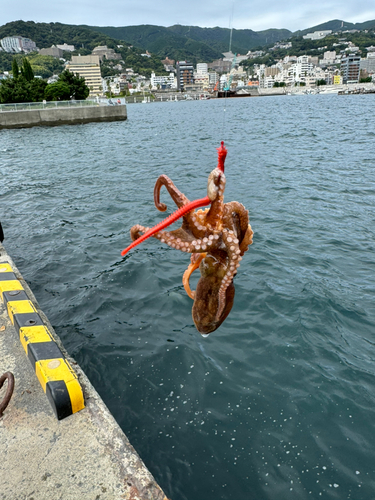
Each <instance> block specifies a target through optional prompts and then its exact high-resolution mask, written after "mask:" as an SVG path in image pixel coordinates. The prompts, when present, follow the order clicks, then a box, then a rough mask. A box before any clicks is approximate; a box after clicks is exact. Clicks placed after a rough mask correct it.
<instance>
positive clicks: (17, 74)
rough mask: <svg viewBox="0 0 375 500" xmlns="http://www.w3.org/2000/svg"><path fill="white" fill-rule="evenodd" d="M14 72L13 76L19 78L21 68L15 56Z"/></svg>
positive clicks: (13, 62)
mask: <svg viewBox="0 0 375 500" xmlns="http://www.w3.org/2000/svg"><path fill="white" fill-rule="evenodd" d="M12 74H13V78H14V79H15V80H17V78H18V76H19V74H20V70H19V67H18V63H17V59H16V58H15V57H14V58H13V61H12Z"/></svg>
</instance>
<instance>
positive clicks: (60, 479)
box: [0, 243, 168, 500]
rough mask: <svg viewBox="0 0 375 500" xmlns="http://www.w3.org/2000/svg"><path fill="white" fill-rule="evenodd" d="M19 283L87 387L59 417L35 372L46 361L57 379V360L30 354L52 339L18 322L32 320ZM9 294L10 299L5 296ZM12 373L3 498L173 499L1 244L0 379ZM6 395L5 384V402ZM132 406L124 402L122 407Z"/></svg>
mask: <svg viewBox="0 0 375 500" xmlns="http://www.w3.org/2000/svg"><path fill="white" fill-rule="evenodd" d="M13 275H14V276H13ZM14 278H15V279H14ZM20 288H21V290H22V293H23V294H24V295H26V296H27V298H28V301H27V302H29V305H30V306H32V307H33V308H34V309H35V311H36V313H37V314H38V316H39V317H40V318H41V320H42V322H43V325H44V327H43V328H45V329H46V331H47V332H48V335H49V336H50V337H51V338H50V339H47V340H48V344H50V345H52V344H53V346H54V350H56V348H57V347H58V349H59V350H60V352H61V356H63V358H64V360H66V361H67V362H68V363H69V366H70V367H71V368H72V370H73V371H74V372H75V377H76V378H77V380H78V382H79V384H80V386H81V388H82V391H83V395H84V407H82V408H77V411H76V412H75V413H73V414H70V415H68V416H64V418H61V419H59V418H56V415H55V412H54V409H53V406H54V405H51V400H50V398H49V397H48V395H47V392H48V391H47V389H46V386H47V385H48V384H49V383H50V382H48V381H47V384H45V383H42V382H43V379H42V378H41V377H40V373H39V372H38V370H36V367H37V366H39V365H41V364H43V363H45V364H49V365H51V366H50V368H49V369H50V372H49V375H52V378H54V379H55V380H57V378H59V377H60V375H61V374H62V371H61V365H60V366H58V364H57V363H56V361H58V360H57V359H52V360H51V359H47V360H44V361H43V360H42V361H35V359H34V358H35V356H31V355H30V353H34V354H35V353H36V352H37V351H36V349H37V350H38V352H39V353H40V352H41V351H40V347H43V344H44V347H46V344H47V343H46V342H35V340H38V339H37V338H36V336H37V335H39V334H40V328H41V327H40V326H38V325H37V324H35V325H34V326H27V327H22V328H19V326H20V325H21V323H20V321H21V319H20V318H21V317H22V316H25V315H26V316H27V317H28V318H30V314H29V313H27V312H26V309H25V308H24V306H22V307H18V305H20V304H21V303H24V302H26V301H25V300H20V301H19V302H13V300H14V301H15V300H16V299H17V295H16V294H15V293H14V292H16V289H17V290H18V289H20ZM7 294H8V295H10V297H11V299H12V300H10V301H7V298H6V297H7ZM4 301H5V302H4ZM14 308H16V309H14ZM22 324H24V323H22ZM25 324H26V323H25ZM28 324H31V321H30V319H29V320H28ZM32 329H35V330H34V331H32ZM26 331H27V338H26V336H25V335H24V333H25V332H26ZM39 340H40V339H39ZM26 350H27V352H26ZM50 352H51V350H49V351H48V352H47V353H46V354H47V355H48V354H49V353H50ZM42 357H43V356H42ZM44 357H45V356H44ZM47 357H48V358H49V357H50V356H49V355H48V356H47ZM64 360H63V359H60V360H59V361H61V362H63V361H64ZM51 361H52V363H53V365H52V364H51ZM92 363H95V359H93V360H92ZM55 370H56V377H54V376H53V373H52V371H55ZM8 372H9V373H11V374H13V376H14V380H15V383H14V391H13V395H12V396H11V398H10V401H9V404H8V406H7V407H6V408H5V409H4V410H3V413H2V415H1V414H0V450H1V462H0V498H1V499H4V500H5V499H6V500H21V499H26V498H27V499H31V498H35V499H37V500H51V499H56V500H57V499H64V500H93V499H100V500H168V499H167V497H166V496H165V494H164V492H163V491H162V489H161V488H160V486H159V485H158V484H157V483H156V481H155V479H154V478H153V476H152V475H151V473H150V472H149V471H148V469H147V468H146V466H145V464H144V463H143V461H142V459H141V458H140V457H139V455H138V454H137V452H136V451H135V450H134V448H133V447H132V445H131V444H130V442H129V440H128V438H127V437H126V435H125V434H124V432H123V431H122V430H121V428H120V427H119V425H118V424H117V422H116V421H115V419H114V418H113V416H112V414H111V413H110V411H109V409H108V408H107V406H106V405H105V404H104V402H103V400H102V399H101V397H100V396H99V394H98V393H97V392H96V390H95V389H94V387H93V386H92V385H91V383H90V381H89V380H88V378H87V376H86V375H85V373H84V372H83V370H82V368H81V367H80V366H79V365H78V363H77V362H76V361H75V360H74V359H73V358H72V357H71V356H69V354H68V353H67V352H66V350H65V348H64V346H63V345H62V343H61V340H60V338H59V337H58V336H57V334H56V332H55V330H54V328H53V327H52V325H51V323H50V322H49V320H48V318H47V317H46V315H45V314H44V313H43V311H42V310H41V309H40V307H39V304H38V302H37V301H36V298H35V296H34V294H33V293H32V291H31V289H30V288H29V286H28V284H27V283H26V281H25V280H24V278H23V277H22V275H21V274H20V272H19V270H18V269H17V267H16V265H15V263H14V262H13V261H12V259H11V258H10V256H9V255H8V253H7V252H6V250H5V248H4V246H3V245H2V244H1V243H0V378H1V376H2V374H3V373H8ZM37 372H38V373H37ZM49 378H51V377H49ZM124 383H126V382H124ZM6 384H7V383H6ZM8 384H9V382H8ZM5 387H7V386H6V385H5ZM60 392H61V391H60ZM3 398H4V389H3V388H2V390H1V392H0V405H1V403H2V402H3ZM130 404H131V402H130V401H123V406H124V411H128V410H127V407H128V406H129V405H130ZM1 472H2V473H1Z"/></svg>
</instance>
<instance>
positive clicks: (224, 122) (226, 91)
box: [219, 0, 234, 142]
mask: <svg viewBox="0 0 375 500" xmlns="http://www.w3.org/2000/svg"><path fill="white" fill-rule="evenodd" d="M233 14H234V0H233V2H232V12H231V14H230V17H229V29H230V34H229V53H231V52H232V34H233ZM228 78H229V79H230V74H229V77H228ZM227 87H228V84H227V83H226V84H225V89H224V109H223V130H222V134H221V137H222V138H223V140H224V142H226V130H227V129H226V112H227V97H228V88H227ZM219 88H220V85H219ZM229 90H230V89H229Z"/></svg>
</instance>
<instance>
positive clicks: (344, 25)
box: [293, 19, 375, 36]
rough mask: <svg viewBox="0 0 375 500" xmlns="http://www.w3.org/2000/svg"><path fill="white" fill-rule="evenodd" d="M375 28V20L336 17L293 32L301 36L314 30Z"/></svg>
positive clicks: (294, 34)
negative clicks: (351, 20)
mask: <svg viewBox="0 0 375 500" xmlns="http://www.w3.org/2000/svg"><path fill="white" fill-rule="evenodd" d="M369 29H375V20H373V21H366V22H364V23H348V22H347V21H342V20H340V19H334V20H332V21H328V22H327V23H323V24H318V25H317V26H313V27H312V28H308V29H305V30H299V31H296V32H294V33H293V36H301V35H306V33H313V32H314V31H325V30H332V31H333V32H335V31H346V30H359V31H362V30H369Z"/></svg>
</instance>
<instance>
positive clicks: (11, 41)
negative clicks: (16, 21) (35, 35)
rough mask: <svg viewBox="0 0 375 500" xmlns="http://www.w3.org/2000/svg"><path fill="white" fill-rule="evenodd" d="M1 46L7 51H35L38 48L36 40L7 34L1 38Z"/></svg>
mask: <svg viewBox="0 0 375 500" xmlns="http://www.w3.org/2000/svg"><path fill="white" fill-rule="evenodd" d="M1 46H2V48H3V50H4V51H5V52H9V53H19V52H33V51H36V50H37V47H36V44H35V42H33V41H32V40H30V38H25V37H23V36H6V37H5V38H3V39H2V40H1Z"/></svg>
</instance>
